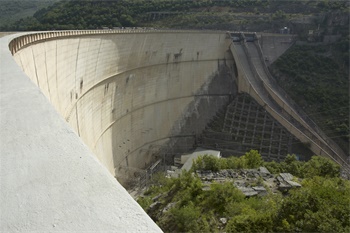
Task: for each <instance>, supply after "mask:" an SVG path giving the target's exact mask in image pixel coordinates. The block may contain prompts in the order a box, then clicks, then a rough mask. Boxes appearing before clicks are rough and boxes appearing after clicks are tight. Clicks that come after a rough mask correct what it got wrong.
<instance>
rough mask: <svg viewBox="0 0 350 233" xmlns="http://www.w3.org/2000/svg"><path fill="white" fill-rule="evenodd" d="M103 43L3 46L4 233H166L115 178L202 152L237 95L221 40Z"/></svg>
mask: <svg viewBox="0 0 350 233" xmlns="http://www.w3.org/2000/svg"><path fill="white" fill-rule="evenodd" d="M95 33H96V31H90V32H85V33H82V32H76V31H71V32H47V33H46V32H43V33H23V34H15V35H11V36H7V37H4V38H2V39H1V211H2V214H1V230H2V231H22V232H26V231H34V230H39V231H43V232H50V231H88V230H89V231H113V232H125V231H131V232H134V231H135V232H137V231H140V232H157V231H160V229H159V228H158V227H157V226H156V225H155V223H154V222H153V221H152V220H151V219H150V218H149V217H148V216H147V215H146V214H145V212H144V211H143V210H142V209H141V207H139V206H138V205H137V203H136V202H135V201H134V200H133V199H132V198H131V197H130V196H129V195H128V194H127V192H126V191H125V189H124V188H123V187H122V186H121V185H120V184H119V183H118V182H117V181H116V179H115V178H114V177H113V176H116V177H117V178H118V180H120V181H122V182H123V181H124V179H123V178H125V177H128V176H130V175H132V173H130V172H129V171H130V170H131V171H133V170H134V168H144V167H145V166H146V165H148V164H150V163H151V162H152V159H154V152H155V151H156V150H160V149H162V148H163V147H168V146H169V145H170V146H178V147H181V145H182V147H184V148H183V149H187V147H192V146H193V142H192V141H193V138H194V136H195V135H196V134H199V133H200V132H201V129H202V128H204V126H205V125H206V124H207V122H208V121H209V119H210V118H211V117H212V116H213V115H215V112H216V110H217V109H219V108H221V107H222V106H223V105H225V104H227V103H228V101H229V99H230V96H231V95H232V94H234V92H235V89H236V87H235V80H234V77H233V76H232V74H231V73H230V70H231V68H232V62H233V60H232V55H231V53H230V52H229V50H228V48H229V43H230V40H226V39H225V38H226V34H225V33H223V32H222V33H213V32H202V33H198V32H178V31H177V32H153V33H148V32H144V33H136V32H131V31H130V32H128V31H127V30H125V31H123V33H110V32H109V31H108V32H104V31H102V32H100V34H97V35H95ZM11 53H12V55H13V57H12V56H11ZM16 63H17V64H16ZM28 77H29V78H28ZM45 97H46V98H45ZM50 103H51V104H52V105H51V104H50ZM64 121H66V122H68V124H69V125H68V124H67V123H65V122H64ZM191 125H192V126H191ZM129 168H130V170H129Z"/></svg>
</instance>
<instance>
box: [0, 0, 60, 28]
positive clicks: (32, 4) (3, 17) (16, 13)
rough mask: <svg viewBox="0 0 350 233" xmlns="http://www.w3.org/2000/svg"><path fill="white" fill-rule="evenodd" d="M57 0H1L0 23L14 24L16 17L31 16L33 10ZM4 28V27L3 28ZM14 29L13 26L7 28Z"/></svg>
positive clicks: (4, 25) (35, 10)
mask: <svg viewBox="0 0 350 233" xmlns="http://www.w3.org/2000/svg"><path fill="white" fill-rule="evenodd" d="M57 1H59V0H2V1H1V4H0V25H2V26H1V27H6V25H12V24H15V22H16V21H18V19H21V18H26V17H32V16H33V15H34V13H35V12H37V11H38V10H40V9H43V8H45V7H48V6H50V5H52V4H53V3H55V2H57ZM4 29H5V28H4ZM9 30H15V28H9Z"/></svg>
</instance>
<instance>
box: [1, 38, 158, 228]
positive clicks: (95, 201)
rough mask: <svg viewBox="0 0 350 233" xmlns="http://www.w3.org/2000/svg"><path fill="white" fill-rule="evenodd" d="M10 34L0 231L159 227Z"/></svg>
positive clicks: (4, 79) (4, 51)
mask: <svg viewBox="0 0 350 233" xmlns="http://www.w3.org/2000/svg"><path fill="white" fill-rule="evenodd" d="M12 37H14V36H7V37H3V38H1V39H0V49H1V51H0V54H1V57H0V166H1V170H0V182H1V183H0V184H1V186H0V211H1V212H0V213H1V215H0V231H1V232H161V230H160V229H159V227H158V226H157V225H156V224H155V223H154V222H153V221H152V219H150V218H149V217H148V216H147V214H146V213H145V212H144V211H143V210H142V208H141V207H140V206H139V205H138V204H137V203H136V202H135V201H134V200H133V199H132V198H131V197H130V196H129V195H128V193H127V192H126V190H125V189H124V188H123V187H122V186H121V185H120V184H119V183H118V182H117V181H116V180H115V178H114V177H113V176H112V175H111V174H110V173H109V172H108V170H107V169H106V168H105V167H104V166H103V165H102V164H101V163H100V162H99V161H98V160H97V159H96V158H95V157H94V154H93V153H92V152H91V150H90V149H89V148H88V147H87V146H86V145H85V144H84V143H83V142H82V141H81V139H80V138H79V137H78V135H77V134H76V133H75V132H74V131H73V129H72V128H71V127H70V126H69V125H68V124H67V123H66V122H65V120H64V118H62V117H61V116H60V115H59V114H58V113H57V112H56V110H55V109H54V108H53V107H52V105H51V104H50V103H49V101H48V99H47V98H46V97H45V96H44V95H43V94H42V92H41V90H40V89H39V88H38V87H37V86H35V85H34V83H33V82H31V81H30V80H29V78H28V77H27V76H26V75H25V74H24V73H23V71H22V70H21V69H20V67H19V66H18V65H17V64H16V62H15V60H14V59H13V57H12V55H11V53H10V51H9V48H8V44H9V41H10V40H11V38H12ZM62 43H63V42H62ZM40 51H42V50H40V48H39V49H38V51H35V50H34V53H37V52H40ZM28 59H29V60H30V58H28ZM29 60H28V61H24V60H23V62H26V64H27V65H26V66H27V67H28V69H30V68H29V67H32V68H34V67H33V66H32V65H33V64H30V61H29ZM31 61H39V60H33V58H32V59H31ZM69 61H70V60H69ZM51 62H54V61H51ZM47 64H48V65H50V67H52V66H55V64H54V63H47ZM48 70H49V69H48ZM45 71H46V69H45ZM49 72H50V71H48V74H49ZM68 73H69V72H67V74H68ZM37 74H38V75H42V71H41V70H38V73H37ZM67 84H69V83H67ZM67 84H66V83H62V85H64V86H63V87H62V88H65V87H66V86H67ZM43 87H45V88H44V93H45V90H46V87H48V85H43ZM53 93H56V92H53ZM54 98H57V96H56V95H53V96H52V99H54ZM62 101H64V100H62Z"/></svg>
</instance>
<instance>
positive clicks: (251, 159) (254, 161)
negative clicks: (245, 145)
mask: <svg viewBox="0 0 350 233" xmlns="http://www.w3.org/2000/svg"><path fill="white" fill-rule="evenodd" d="M244 159H245V160H246V164H247V168H258V167H259V166H261V165H262V164H263V160H262V158H261V155H260V154H259V152H258V151H257V150H250V151H249V152H247V153H245V155H244Z"/></svg>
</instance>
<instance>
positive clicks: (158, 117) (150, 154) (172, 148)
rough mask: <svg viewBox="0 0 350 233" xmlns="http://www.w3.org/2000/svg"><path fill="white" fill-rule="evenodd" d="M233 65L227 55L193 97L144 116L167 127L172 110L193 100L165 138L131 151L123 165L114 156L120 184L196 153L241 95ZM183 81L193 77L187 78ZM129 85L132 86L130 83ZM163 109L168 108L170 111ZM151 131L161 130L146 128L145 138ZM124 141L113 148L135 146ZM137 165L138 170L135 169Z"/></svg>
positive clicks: (174, 66) (169, 66) (117, 133)
mask: <svg viewBox="0 0 350 233" xmlns="http://www.w3.org/2000/svg"><path fill="white" fill-rule="evenodd" d="M226 58H227V60H226ZM232 61H233V57H232V53H230V51H227V52H226V54H225V59H218V60H217V70H216V71H215V72H213V73H211V74H205V76H207V77H208V78H206V80H207V81H206V82H205V83H204V84H203V85H202V86H201V87H200V88H198V90H194V91H193V93H192V94H191V96H182V97H178V98H174V99H172V100H166V101H160V103H157V104H159V105H160V106H159V107H155V109H154V111H150V112H148V115H147V113H143V118H144V119H149V118H153V119H154V120H155V121H156V122H157V123H158V125H157V126H158V127H163V126H162V124H164V121H166V120H164V119H163V118H164V117H165V118H168V115H171V114H172V109H174V108H177V106H176V105H177V104H178V101H181V100H183V99H189V101H187V102H188V104H187V105H186V106H185V107H184V108H183V109H184V110H183V111H182V114H180V115H179V116H178V117H177V119H175V120H174V121H173V122H171V129H170V130H169V133H168V134H167V135H166V136H165V137H162V138H158V139H156V140H154V141H150V142H146V143H144V144H142V145H139V146H138V147H137V148H136V149H134V150H132V151H130V150H128V151H127V152H126V155H125V157H124V159H123V160H122V161H120V156H118V152H120V151H119V150H118V149H117V150H116V151H114V152H113V154H114V155H117V156H114V157H113V158H114V166H115V167H116V169H118V171H116V174H118V175H117V179H118V181H119V182H121V183H122V184H124V185H127V184H128V181H130V179H133V178H137V176H138V175H140V173H139V172H140V168H147V167H148V166H150V165H152V164H153V163H154V162H155V161H157V160H162V161H163V162H165V164H173V162H174V157H175V156H176V155H177V154H181V153H186V152H189V151H191V150H193V149H195V147H196V145H197V139H198V137H199V136H200V135H201V134H202V132H203V130H204V129H205V127H206V126H207V124H208V123H209V122H210V121H211V120H212V118H213V117H214V116H215V115H216V114H217V111H218V110H220V109H222V108H224V107H226V106H227V104H229V103H230V102H231V101H232V99H233V98H234V97H235V96H236V95H237V92H238V87H237V77H236V75H235V70H236V69H237V68H235V64H234V63H232ZM178 65H179V64H178V63H169V64H167V65H166V67H164V68H165V69H170V70H172V71H173V69H177V66H178ZM197 65H198V64H197ZM163 78H166V77H163ZM183 78H189V77H186V76H185V77H183ZM128 82H130V79H129V80H128ZM172 91H174V92H180V90H179V89H176V88H172ZM116 98H117V97H116ZM163 105H166V107H164V106H163ZM146 108H147V107H146ZM136 111H137V110H136ZM130 114H133V112H130ZM131 118H132V116H131ZM131 122H133V120H131ZM136 124H137V123H136ZM133 127H134V126H133V123H131V125H130V128H133ZM151 130H157V129H152V128H148V127H144V130H143V131H142V132H141V134H147V133H148V131H151ZM112 135H113V138H115V137H118V136H120V131H119V130H118V128H115V129H114V130H113V132H112ZM122 141H123V142H125V144H124V143H123V144H122V145H120V141H116V140H115V141H113V148H118V147H123V146H127V144H128V143H130V142H131V140H129V139H127V138H124V139H123V140H122ZM140 156H142V160H140V159H139V158H140ZM130 164H132V166H130ZM135 165H136V166H138V167H133V166H135Z"/></svg>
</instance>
